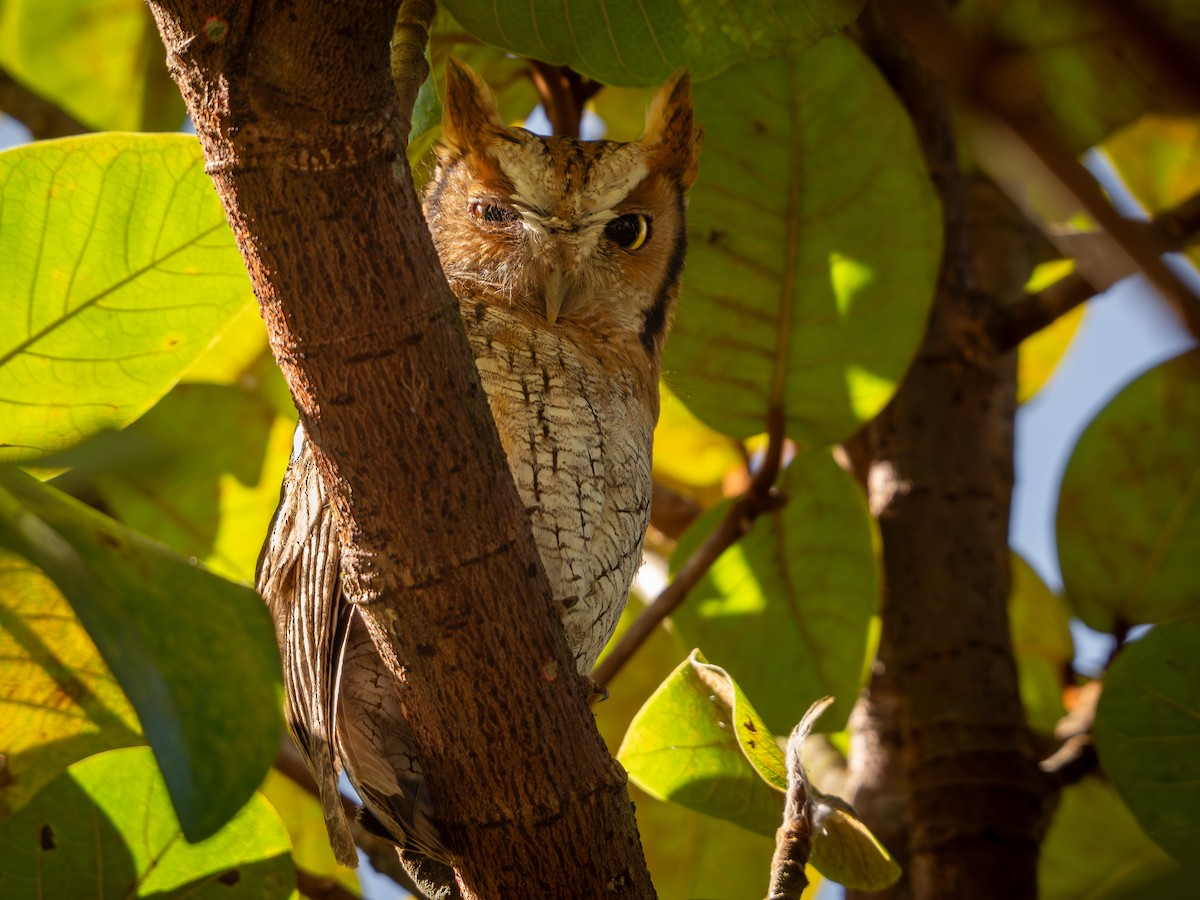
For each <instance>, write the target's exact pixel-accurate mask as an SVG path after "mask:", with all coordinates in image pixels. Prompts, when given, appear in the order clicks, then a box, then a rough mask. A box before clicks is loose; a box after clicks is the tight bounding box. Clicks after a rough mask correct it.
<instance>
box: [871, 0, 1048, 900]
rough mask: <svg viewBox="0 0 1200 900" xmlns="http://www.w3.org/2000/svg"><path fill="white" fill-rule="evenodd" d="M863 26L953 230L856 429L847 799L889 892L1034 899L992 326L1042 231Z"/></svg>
mask: <svg viewBox="0 0 1200 900" xmlns="http://www.w3.org/2000/svg"><path fill="white" fill-rule="evenodd" d="M863 26H864V34H865V37H866V39H865V44H866V46H867V49H868V52H870V53H871V55H872V56H873V57H874V58H875V60H876V61H877V62H878V63H879V65H880V68H881V70H882V71H883V73H884V75H885V76H886V77H887V78H888V79H889V81H890V82H891V84H892V86H893V88H894V89H895V90H896V92H897V94H898V95H899V96H900V98H901V100H902V101H903V102H904V103H905V105H906V107H907V108H908V110H909V112H910V114H911V115H912V118H913V122H914V125H915V127H916V130H917V133H918V136H919V139H920V142H921V146H922V148H923V151H924V153H925V157H926V162H927V163H928V166H929V169H930V173H931V175H932V177H933V181H934V185H935V187H936V189H937V191H938V194H939V196H940V198H941V202H942V207H943V212H944V219H945V227H946V234H945V246H944V251H943V253H944V257H943V261H942V268H941V273H940V277H939V281H938V286H937V294H936V298H935V300H934V304H933V308H932V311H931V314H930V319H929V326H928V331H927V333H926V336H925V338H924V341H923V343H922V345H921V347H920V349H919V350H918V353H917V357H916V359H915V360H914V362H913V364H912V367H911V369H910V370H909V372H908V374H907V375H906V377H905V379H904V382H903V384H902V385H901V387H900V389H899V391H898V392H897V394H896V396H895V397H894V399H893V400H892V402H891V404H890V405H889V406H888V407H887V409H886V410H884V412H883V413H882V414H881V415H880V416H879V418H878V419H877V420H876V421H875V422H874V423H872V424H871V426H870V427H869V428H868V429H867V430H866V432H865V434H864V436H863V440H864V441H865V442H866V444H867V448H866V455H867V458H868V459H869V465H868V472H867V484H868V490H869V493H870V501H871V507H872V511H873V513H874V514H875V515H876V516H877V517H878V521H879V528H880V535H881V538H882V544H883V574H884V582H885V587H884V597H883V605H882V621H883V628H882V633H881V638H880V647H879V655H878V660H877V663H876V668H875V673H874V677H873V679H872V683H871V686H870V688H869V696H868V697H867V698H866V699H865V700H864V701H863V702H862V703H860V707H859V709H858V710H857V711H856V715H855V718H854V720H853V724H854V727H855V729H856V734H855V736H854V750H855V752H856V754H858V753H859V752H860V751H864V750H865V751H866V752H867V753H868V754H869V756H870V763H871V764H870V766H863V765H862V764H861V760H860V761H859V765H858V767H857V768H856V769H854V770H852V771H851V773H850V775H851V784H850V793H851V799H852V801H853V802H855V803H856V804H857V806H858V808H859V810H860V812H861V813H863V815H864V817H865V818H866V819H867V822H868V824H869V825H870V826H871V827H872V828H873V829H874V830H875V831H876V833H877V834H879V835H880V836H881V837H882V838H883V839H884V840H885V841H887V842H888V844H889V847H890V848H891V849H893V850H894V851H895V852H896V854H897V856H898V857H899V859H900V862H901V863H902V865H904V867H905V874H904V879H903V881H902V882H901V883H900V884H899V885H898V886H896V887H895V888H894V889H893V890H892V891H891V892H889V896H892V897H916V898H920V900H936V898H963V897H970V898H972V900H991V898H997V900H998V898H1004V900H1019V898H1032V897H1035V896H1036V894H1037V852H1038V844H1039V841H1040V838H1041V834H1042V829H1043V819H1044V815H1043V809H1044V804H1045V799H1046V786H1045V783H1044V781H1043V780H1042V779H1041V778H1040V776H1039V772H1038V768H1037V761H1036V759H1035V756H1034V753H1033V748H1032V746H1031V745H1030V741H1029V737H1028V732H1027V729H1026V724H1025V718H1024V713H1023V710H1022V707H1021V700H1020V695H1019V692H1018V686H1017V672H1016V664H1015V661H1014V657H1013V651H1012V647H1011V642H1010V638H1009V627H1008V614H1007V601H1008V594H1009V584H1010V576H1009V549H1008V524H1009V506H1010V500H1011V494H1012V482H1013V418H1014V414H1015V409H1016V400H1015V359H1014V355H1013V354H1012V353H1011V352H1008V353H1006V352H1002V351H1001V350H1000V349H998V348H997V347H996V346H995V345H994V343H993V342H992V340H991V338H990V337H989V334H988V328H987V326H988V323H989V321H990V319H991V318H992V316H993V315H994V311H995V309H996V308H997V306H998V305H1000V304H1004V303H1011V302H1012V300H1013V299H1014V298H1015V297H1016V296H1018V295H1019V293H1020V290H1021V285H1022V284H1023V282H1024V280H1025V277H1026V275H1027V273H1028V269H1029V263H1030V259H1029V254H1028V253H1025V252H1024V251H1023V249H1022V248H1024V247H1030V248H1032V247H1033V246H1034V242H1032V241H1028V240H1026V238H1025V236H1024V235H1023V233H1022V224H1021V223H1020V220H1019V216H1016V215H1015V214H1014V212H1013V211H1012V210H1011V207H1009V206H1008V205H1007V204H1006V203H1004V202H1002V201H1001V200H999V199H997V198H998V195H997V194H996V192H995V190H994V188H992V187H991V186H990V185H987V184H983V183H976V184H972V183H971V182H970V181H969V180H968V179H967V178H966V177H964V174H963V172H962V171H961V170H960V167H959V159H958V153H957V150H956V147H955V139H954V132H953V126H952V121H951V116H950V111H949V109H948V106H947V103H946V101H945V97H944V91H943V89H942V88H941V87H940V85H939V84H938V83H937V82H936V81H935V80H934V79H932V78H931V77H930V76H929V75H928V74H927V73H926V72H925V71H923V70H922V68H921V67H920V65H919V63H918V62H917V61H916V60H915V59H914V58H913V57H912V55H911V54H910V53H909V52H907V50H906V49H905V48H904V46H903V45H902V43H901V42H900V41H899V40H898V39H897V38H896V37H895V35H894V34H893V33H892V32H891V31H890V30H889V29H888V28H887V26H886V25H883V24H882V23H881V22H880V21H879V20H878V19H877V18H876V17H875V16H873V15H872V14H871V11H868V13H867V14H866V16H865V17H864V21H863ZM855 449H856V452H855V454H854V455H855V456H861V455H862V448H855ZM871 896H877V895H871Z"/></svg>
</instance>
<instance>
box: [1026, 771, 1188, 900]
mask: <svg viewBox="0 0 1200 900" xmlns="http://www.w3.org/2000/svg"><path fill="white" fill-rule="evenodd" d="M1053 816H1054V817H1053V818H1052V819H1051V821H1050V828H1049V830H1048V831H1047V833H1046V839H1045V841H1044V842H1043V843H1042V849H1041V853H1040V854H1039V856H1038V888H1039V896H1040V897H1041V898H1042V900H1078V898H1080V897H1087V898H1089V900H1116V898H1117V897H1125V896H1127V895H1128V894H1129V893H1130V892H1131V891H1133V890H1135V889H1136V888H1138V887H1139V886H1144V885H1146V884H1148V883H1150V882H1152V881H1153V879H1155V878H1156V877H1158V876H1160V875H1164V874H1167V873H1168V872H1170V871H1172V870H1173V869H1174V868H1175V866H1174V864H1173V863H1172V862H1171V859H1170V857H1168V856H1167V854H1165V853H1163V851H1162V849H1161V848H1159V847H1158V845H1156V844H1155V843H1154V842H1153V841H1151V840H1150V838H1148V837H1146V833H1145V832H1144V831H1142V828H1141V826H1140V825H1138V823H1137V820H1136V819H1134V817H1133V815H1132V814H1131V813H1130V812H1129V809H1128V808H1127V807H1126V806H1125V804H1124V803H1122V802H1121V798H1120V797H1118V796H1117V792H1116V791H1115V790H1113V787H1112V785H1111V784H1109V783H1108V782H1107V781H1104V780H1102V779H1101V778H1099V777H1096V776H1090V777H1088V778H1085V779H1083V781H1081V782H1079V783H1078V784H1073V785H1070V786H1069V787H1067V788H1065V789H1064V790H1063V792H1062V797H1061V799H1060V800H1059V802H1058V805H1057V806H1056V808H1055V810H1054V813H1053ZM1159 896H1163V897H1171V896H1176V895H1170V894H1167V895H1159Z"/></svg>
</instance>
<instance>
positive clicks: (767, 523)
mask: <svg viewBox="0 0 1200 900" xmlns="http://www.w3.org/2000/svg"><path fill="white" fill-rule="evenodd" d="M780 490H781V492H782V494H783V495H784V497H785V498H786V503H785V505H784V506H783V508H782V509H780V510H777V511H775V512H772V513H769V514H766V515H763V516H760V517H759V518H758V519H756V520H755V522H754V524H753V526H752V527H751V529H750V531H749V533H747V534H746V535H745V536H744V537H742V539H741V540H739V541H738V542H737V543H736V544H734V545H733V546H732V547H730V548H729V549H728V550H726V551H725V552H724V553H723V554H722V555H721V557H720V558H719V559H718V560H717V561H716V562H715V563H714V564H713V565H712V567H711V568H710V569H709V570H708V572H707V573H705V575H704V577H703V578H702V579H701V580H700V582H699V583H698V584H697V585H696V587H695V588H693V589H692V592H691V595H690V596H689V597H688V601H687V603H685V604H684V605H683V606H682V607H681V608H680V609H679V610H678V611H677V612H676V613H675V614H674V616H673V617H672V620H673V622H674V623H675V626H676V628H678V629H679V633H680V634H681V636H682V637H683V640H684V642H685V643H688V644H691V645H693V646H698V647H700V649H701V650H702V651H703V652H704V654H705V655H706V656H708V657H710V658H712V659H719V660H721V661H722V662H723V663H724V664H725V666H726V668H728V669H729V670H730V671H732V672H737V673H738V681H739V683H740V684H741V685H742V687H743V688H744V689H745V691H746V694H747V695H748V696H750V697H753V698H754V705H755V707H756V708H757V709H758V711H759V712H760V713H761V714H762V716H763V718H764V719H765V720H766V722H767V724H768V725H769V726H770V727H771V728H772V729H773V730H774V731H775V732H777V733H785V732H787V731H790V730H791V727H792V726H793V725H794V724H795V723H796V722H797V721H799V719H800V717H801V716H802V715H803V714H804V711H805V710H806V709H807V708H808V704H809V703H810V702H811V700H812V699H813V698H814V697H822V696H826V695H832V696H833V697H835V698H836V702H835V704H834V707H833V710H832V712H831V714H830V716H829V720H828V721H829V723H830V725H831V727H834V728H836V727H840V726H841V724H843V723H844V722H845V721H846V717H847V716H848V715H849V714H850V708H851V706H853V704H854V698H855V697H857V696H858V691H859V686H860V684H861V682H862V678H863V674H864V671H865V666H866V657H867V653H868V649H869V646H868V645H869V640H870V631H871V628H870V625H871V618H872V616H873V615H874V613H875V608H876V602H877V597H878V590H879V589H878V576H877V572H876V568H875V566H876V563H875V550H874V547H873V545H872V533H873V526H872V523H871V517H870V514H869V513H868V511H867V507H866V501H865V500H864V499H863V496H862V491H861V490H860V489H859V486H858V485H857V484H856V483H855V481H854V479H853V478H852V477H851V476H850V475H848V474H847V473H846V472H844V471H842V470H841V469H840V468H838V466H837V465H836V464H835V463H834V461H833V459H832V457H831V456H830V454H829V453H827V452H826V451H823V450H814V451H812V452H808V453H801V454H800V455H798V456H797V457H796V458H795V459H794V460H792V462H791V464H790V465H789V466H788V467H787V468H786V469H785V470H784V472H783V475H782V476H781V478H780ZM726 509H727V505H722V506H718V507H716V508H715V509H713V510H711V511H710V512H708V513H706V514H705V515H704V516H702V517H701V518H700V519H698V520H697V521H696V522H695V523H694V524H693V525H692V527H691V528H689V529H688V531H687V533H686V534H685V535H684V536H683V538H682V539H681V540H680V542H679V546H678V548H677V549H676V551H675V554H674V556H673V558H672V565H673V567H675V568H678V567H679V566H680V565H682V564H683V562H684V561H685V560H687V559H688V557H689V556H690V555H691V554H692V553H693V552H694V550H695V548H696V547H697V546H699V544H700V542H701V541H703V539H704V538H705V536H706V535H707V534H708V533H709V532H710V531H711V530H712V528H713V526H714V524H715V521H716V519H717V518H718V517H719V516H721V515H724V513H725V510H726Z"/></svg>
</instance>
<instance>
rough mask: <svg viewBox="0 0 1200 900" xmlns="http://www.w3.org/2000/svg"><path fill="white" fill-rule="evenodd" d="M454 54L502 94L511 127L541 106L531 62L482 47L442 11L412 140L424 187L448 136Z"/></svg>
mask: <svg viewBox="0 0 1200 900" xmlns="http://www.w3.org/2000/svg"><path fill="white" fill-rule="evenodd" d="M448 53H453V54H454V55H455V56H457V57H458V58H459V59H462V60H463V61H464V62H466V63H467V65H469V66H470V67H471V68H472V69H474V70H475V71H476V72H477V73H478V74H479V75H480V76H481V77H482V78H483V80H484V81H486V82H487V84H488V86H489V87H490V88H491V89H492V92H493V93H494V94H495V95H496V103H497V106H498V107H499V110H500V117H501V118H502V119H503V120H504V121H505V122H508V123H510V124H517V125H519V124H521V123H522V122H524V121H525V117H526V116H528V115H529V114H530V113H531V112H532V111H533V108H534V107H535V106H537V105H538V102H539V101H538V93H537V89H536V88H535V87H534V85H533V81H532V80H531V79H530V77H529V65H528V63H527V62H526V61H525V60H523V59H517V58H515V57H513V56H512V55H511V54H509V53H505V52H504V51H503V50H498V49H497V48H495V47H489V46H488V45H486V44H483V43H480V41H479V40H477V39H476V38H475V37H474V36H473V35H471V34H469V33H468V32H466V31H464V30H463V27H462V26H461V25H459V24H458V23H457V22H455V21H454V18H453V17H452V16H451V15H450V14H449V13H447V12H446V10H445V8H441V9H439V10H438V14H437V18H436V19H434V22H433V28H431V29H430V31H429V61H430V72H429V78H427V79H426V80H425V83H424V84H422V85H421V90H420V93H419V94H418V96H417V101H416V104H415V106H414V109H413V125H412V133H411V134H410V136H409V145H408V162H409V165H410V166H411V167H412V169H413V175H414V179H415V180H416V183H417V187H418V188H422V187H423V186H424V184H425V181H426V179H427V178H428V177H429V175H430V173H431V172H432V168H433V163H432V161H431V160H430V159H429V157H430V151H431V150H432V149H433V145H434V143H435V142H436V141H437V140H438V139H439V138H440V137H441V136H442V103H441V97H442V96H443V94H444V93H445V86H446V54H448Z"/></svg>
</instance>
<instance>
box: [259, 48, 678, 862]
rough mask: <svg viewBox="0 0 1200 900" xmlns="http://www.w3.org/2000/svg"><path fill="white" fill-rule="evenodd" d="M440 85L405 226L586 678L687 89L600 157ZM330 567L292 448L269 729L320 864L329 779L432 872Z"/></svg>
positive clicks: (635, 551)
mask: <svg viewBox="0 0 1200 900" xmlns="http://www.w3.org/2000/svg"><path fill="white" fill-rule="evenodd" d="M447 81H448V84H447V96H446V101H445V106H444V110H445V111H444V118H443V124H444V132H445V137H444V146H443V147H442V148H441V149H440V150H439V154H438V155H439V167H438V170H437V172H436V173H435V175H434V178H433V180H432V181H431V183H430V185H429V188H428V189H427V191H426V198H425V212H426V218H427V219H428V221H429V227H430V231H431V233H432V234H433V238H434V242H435V244H436V246H437V249H438V255H439V257H440V259H441V262H442V266H443V269H444V270H445V272H446V275H447V278H448V280H449V282H450V285H451V288H452V289H453V291H454V293H455V295H456V296H457V297H458V298H459V302H460V308H461V312H462V316H463V321H464V323H465V325H466V330H467V336H468V339H469V341H470V344H471V348H472V350H473V351H474V354H475V359H476V365H477V367H478V369H479V375H480V380H481V382H482V384H483V387H484V390H485V392H486V394H487V398H488V403H489V405H490V407H491V410H492V414H493V416H494V418H495V420H496V424H497V427H498V430H499V433H500V439H501V443H502V444H503V446H504V451H505V454H506V456H507V459H508V463H509V468H510V470H511V472H512V475H513V478H514V480H515V481H516V484H517V488H518V491H519V493H520V495H521V498H522V499H523V500H524V502H525V504H526V506H527V507H528V509H529V512H530V518H531V523H532V527H533V534H534V539H535V541H536V543H537V547H538V550H539V552H540V554H541V557H542V562H543V564H544V565H545V568H546V573H547V576H548V578H549V581H550V585H551V587H552V589H553V592H554V597H555V600H556V602H557V603H558V604H559V606H560V612H561V614H562V619H563V625H564V628H565V630H566V635H567V640H568V643H569V644H570V646H571V648H572V650H573V652H574V654H575V659H576V663H577V666H578V669H579V672H580V673H581V674H587V673H588V672H589V671H590V670H591V668H592V666H593V664H594V663H595V661H596V657H597V656H598V655H599V653H600V651H601V649H602V648H603V647H604V644H605V643H606V642H607V640H608V638H609V637H610V636H611V634H612V631H613V629H614V628H615V626H616V623H617V619H618V618H619V617H620V614H621V610H622V609H623V608H624V605H625V600H626V597H627V596H628V592H629V586H630V582H631V581H632V579H633V576H634V574H635V573H636V571H637V568H638V565H639V564H640V560H641V546H642V538H643V535H644V534H645V530H646V525H647V523H648V521H649V515H650V491H651V480H650V454H651V443H652V434H653V430H654V424H655V421H656V420H657V418H658V389H657V380H658V363H659V354H660V352H661V350H662V344H663V340H664V339H665V335H666V328H667V323H668V320H669V316H670V311H671V306H672V304H673V303H674V301H675V298H676V296H677V294H678V290H679V276H680V272H681V269H682V265H683V256H684V251H685V245H686V236H685V226H684V219H683V214H684V191H685V190H686V189H687V188H688V187H689V186H690V185H691V184H692V182H693V181H694V180H695V174H696V153H697V148H698V136H697V134H696V132H695V129H694V127H693V124H692V113H691V97H690V89H689V83H688V80H687V77H686V75H685V76H683V77H681V78H676V79H673V80H672V81H671V82H670V83H669V84H668V85H667V86H666V87H665V88H664V90H663V92H662V94H661V95H660V97H659V98H658V99H657V100H656V102H655V105H654V106H653V107H652V109H651V112H650V115H649V118H648V123H647V129H646V133H645V135H643V137H642V139H641V140H640V141H637V142H633V143H628V144H618V143H614V142H580V141H575V140H572V139H570V138H562V137H558V138H542V137H538V136H536V135H533V134H531V133H530V132H527V131H524V130H523V129H508V128H505V127H504V126H503V124H502V123H501V121H500V119H499V117H498V115H497V113H496V109H495V101H494V99H493V98H492V96H491V93H490V91H489V90H488V89H487V87H486V86H485V85H484V84H483V83H482V82H481V81H479V79H478V78H477V76H475V75H474V73H472V72H471V71H470V70H469V69H467V68H466V67H465V66H463V65H462V64H461V63H458V62H457V61H454V60H451V61H450V63H449V64H448V66H447ZM397 427H404V424H403V423H397ZM338 554H339V550H338V543H337V534H336V522H335V520H334V516H333V512H332V510H331V507H330V505H329V499H328V496H327V494H326V491H325V489H324V485H323V484H322V483H321V477H320V475H319V473H318V472H317V470H316V466H315V461H314V458H313V454H312V451H311V448H310V447H309V445H308V442H307V440H306V439H305V438H304V436H303V434H300V435H299V436H298V444H297V452H296V454H295V456H294V458H293V460H292V464H291V466H290V468H289V470H288V474H287V477H286V479H285V481H284V486H283V492H282V496H281V499H280V506H279V510H278V512H277V513H276V518H275V521H274V523H273V525H272V529H271V534H270V536H269V537H268V540H267V544H266V546H265V547H264V550H263V558H262V561H261V563H260V569H259V576H258V587H259V591H260V593H261V594H262V595H263V597H264V598H265V599H266V601H267V603H268V604H269V606H270V608H271V611H272V613H273V615H274V617H275V622H276V628H277V632H278V635H279V640H280V647H281V649H282V652H283V658H284V674H285V686H286V689H287V718H288V722H289V725H290V726H291V729H292V732H293V734H294V735H295V737H296V742H297V745H298V746H299V747H300V750H301V753H302V754H303V755H304V758H305V760H306V762H307V763H308V765H309V768H310V770H311V771H312V772H313V775H314V777H315V778H316V780H317V783H318V784H319V785H320V786H321V791H322V799H323V804H324V809H325V819H326V824H327V825H328V827H329V831H330V838H331V841H332V843H333V846H334V849H335V851H336V853H337V856H338V858H339V860H341V861H342V862H343V863H346V864H350V865H353V864H354V861H355V854H354V845H353V841H352V840H351V837H350V832H349V829H348V826H347V823H346V819H345V816H344V814H343V812H342V807H341V803H340V798H339V797H338V794H337V772H338V771H339V770H342V769H344V770H345V771H346V773H347V775H348V777H349V778H350V781H351V783H352V784H354V786H355V788H356V790H357V791H358V793H359V795H360V797H362V799H363V802H364V805H365V808H366V810H367V812H368V813H369V814H370V815H369V816H367V818H366V821H367V822H369V823H370V824H371V825H372V826H373V827H375V828H376V829H377V830H380V831H382V832H384V833H385V834H386V835H387V836H388V837H389V838H390V839H391V840H393V841H394V842H396V843H397V844H399V845H401V846H405V847H408V848H410V849H414V850H417V851H418V852H421V853H425V854H426V855H429V856H432V857H434V858H437V859H442V860H446V861H449V859H450V857H451V853H450V851H449V850H448V849H447V848H446V847H445V846H444V845H443V844H442V842H441V839H440V836H439V834H438V831H437V828H436V826H435V824H434V821H433V805H432V802H431V798H430V797H429V796H428V792H427V791H426V790H425V788H424V786H423V782H422V779H421V775H420V765H419V762H418V760H417V755H416V752H415V750H414V748H413V742H412V740H411V735H410V733H409V730H408V727H407V725H406V723H405V721H404V717H403V710H402V705H401V703H400V699H399V696H398V694H397V690H396V687H395V684H394V681H393V676H392V675H391V673H390V672H389V671H388V670H387V669H386V667H385V666H384V664H383V661H382V659H381V658H380V656H379V654H378V653H377V652H376V651H375V647H374V645H373V643H372V641H371V638H370V636H369V634H368V633H367V630H366V627H365V625H364V623H363V620H362V617H361V616H360V615H358V613H357V612H356V611H355V610H354V608H353V606H352V605H351V604H350V603H348V602H347V601H346V599H345V598H344V597H343V595H342V593H341V591H340V590H339V587H338Z"/></svg>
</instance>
